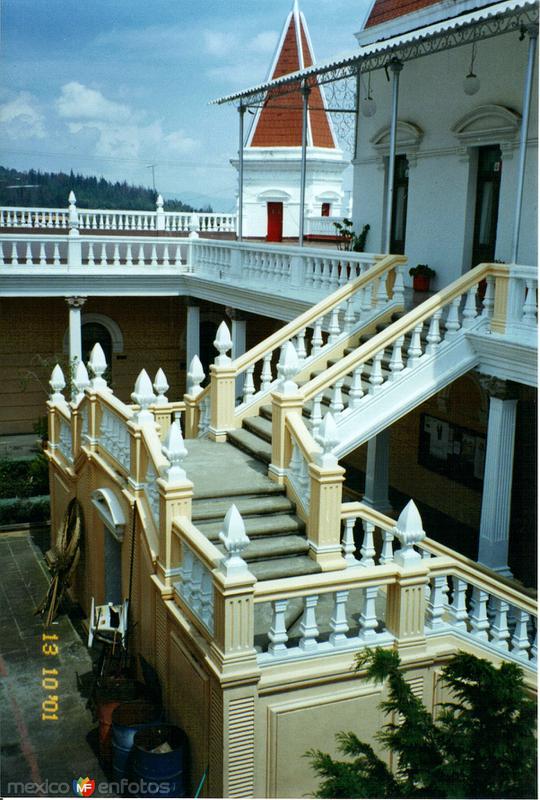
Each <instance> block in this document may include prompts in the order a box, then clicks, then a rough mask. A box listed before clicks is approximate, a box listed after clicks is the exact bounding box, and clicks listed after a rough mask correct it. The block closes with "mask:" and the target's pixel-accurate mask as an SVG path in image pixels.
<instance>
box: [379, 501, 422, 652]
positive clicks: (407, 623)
mask: <svg viewBox="0 0 540 800" xmlns="http://www.w3.org/2000/svg"><path fill="white" fill-rule="evenodd" d="M394 532H395V535H396V536H397V538H398V539H399V541H400V543H401V548H400V549H399V550H396V552H395V553H394V562H395V564H396V565H397V567H398V574H397V575H396V578H395V581H394V583H391V584H390V585H389V586H388V594H387V600H386V627H387V628H388V630H389V632H390V633H392V634H393V635H394V636H395V637H396V639H397V641H398V645H399V647H400V648H401V647H407V648H413V649H415V650H417V651H420V652H424V647H425V616H426V592H425V589H426V586H427V585H428V583H429V567H428V564H429V561H428V560H425V559H423V558H422V556H421V555H420V553H418V552H417V551H416V550H415V549H414V546H415V545H417V544H419V543H420V542H421V541H422V540H423V539H424V538H425V536H426V534H425V533H424V530H423V527H422V519H421V517H420V514H419V512H418V509H417V508H416V506H415V504H414V502H413V501H412V500H410V501H409V503H408V504H407V505H406V506H405V508H404V509H403V511H402V512H401V514H400V515H399V518H398V521H397V524H396V527H395V528H394Z"/></svg>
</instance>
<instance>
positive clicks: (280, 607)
mask: <svg viewBox="0 0 540 800" xmlns="http://www.w3.org/2000/svg"><path fill="white" fill-rule="evenodd" d="M288 605H289V601H288V600H274V602H273V603H272V624H271V626H270V630H269V631H268V638H269V639H270V644H269V646H268V652H269V653H271V654H272V655H274V656H276V655H279V654H280V653H284V652H286V650H287V642H288V640H289V637H288V636H287V626H286V624H285V614H286V613H287V606H288Z"/></svg>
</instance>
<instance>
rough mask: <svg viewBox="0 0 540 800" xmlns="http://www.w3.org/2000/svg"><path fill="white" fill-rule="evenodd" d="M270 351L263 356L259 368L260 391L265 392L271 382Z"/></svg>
mask: <svg viewBox="0 0 540 800" xmlns="http://www.w3.org/2000/svg"><path fill="white" fill-rule="evenodd" d="M272 379H273V378H272V353H267V354H266V355H265V357H264V358H263V364H262V370H261V391H263V392H266V390H267V389H268V388H269V387H270V384H271V383H272Z"/></svg>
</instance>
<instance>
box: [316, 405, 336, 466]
mask: <svg viewBox="0 0 540 800" xmlns="http://www.w3.org/2000/svg"><path fill="white" fill-rule="evenodd" d="M315 439H316V441H317V442H318V443H319V444H320V446H321V448H322V453H319V455H318V456H317V464H319V466H320V467H335V466H336V464H337V461H338V460H337V457H336V456H335V455H334V453H333V452H332V450H333V449H334V447H335V446H336V445H337V444H339V435H338V431H337V425H336V421H335V419H334V415H333V414H332V412H331V411H328V412H327V413H326V416H325V418H324V419H323V421H322V422H321V424H320V426H319V431H318V433H317V436H316V437H315Z"/></svg>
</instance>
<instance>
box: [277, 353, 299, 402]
mask: <svg viewBox="0 0 540 800" xmlns="http://www.w3.org/2000/svg"><path fill="white" fill-rule="evenodd" d="M298 369H299V362H298V355H297V353H296V348H295V346H294V344H293V343H292V342H291V341H288V342H285V344H284V345H283V347H282V348H281V353H280V355H279V363H278V367H277V372H278V376H279V383H278V386H277V390H278V392H281V393H282V394H294V393H295V392H296V391H297V389H298V386H297V384H296V383H295V382H294V381H293V380H292V378H294V376H295V375H296V373H297V372H298Z"/></svg>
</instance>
